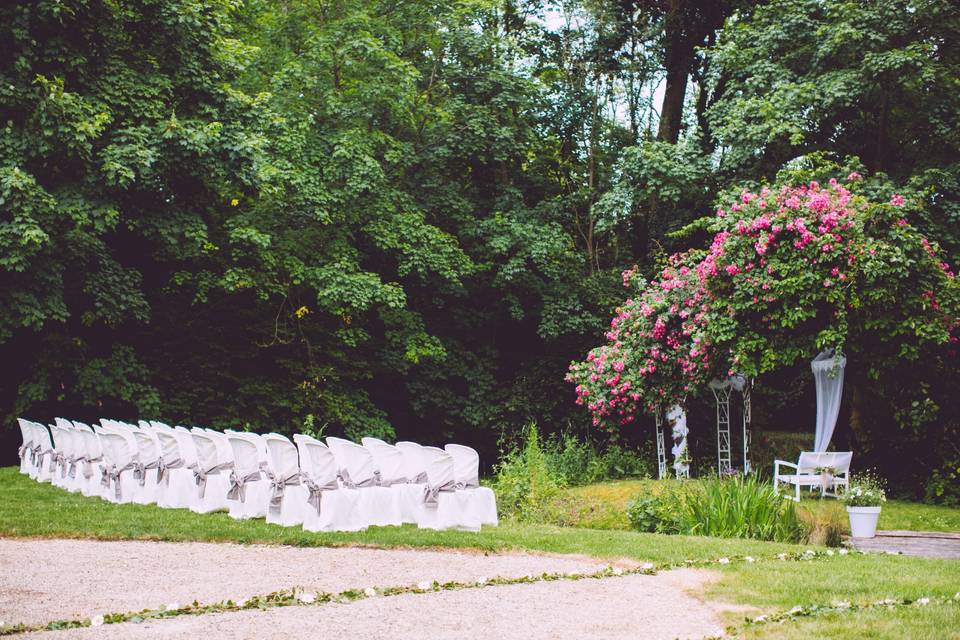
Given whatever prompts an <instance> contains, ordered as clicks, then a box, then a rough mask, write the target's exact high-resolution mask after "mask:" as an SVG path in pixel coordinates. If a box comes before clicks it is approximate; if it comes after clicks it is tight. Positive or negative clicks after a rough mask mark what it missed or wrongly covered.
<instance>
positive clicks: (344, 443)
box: [327, 437, 403, 527]
mask: <svg viewBox="0 0 960 640" xmlns="http://www.w3.org/2000/svg"><path fill="white" fill-rule="evenodd" d="M327 446H328V447H329V448H330V450H331V451H333V455H334V457H335V458H336V459H337V466H339V468H340V486H342V487H344V488H347V489H359V490H360V501H359V504H358V505H357V508H358V509H359V511H360V516H361V518H363V521H364V522H365V523H366V524H367V526H380V527H383V526H400V525H401V524H403V513H402V512H401V507H400V500H399V498H398V495H399V494H398V493H395V492H393V491H390V489H389V488H387V487H380V486H378V485H377V475H376V463H375V462H374V460H373V454H372V453H370V451H369V450H368V449H366V448H365V447H363V446H361V445H359V444H357V443H355V442H350V441H349V440H344V439H342V438H333V437H330V438H327Z"/></svg>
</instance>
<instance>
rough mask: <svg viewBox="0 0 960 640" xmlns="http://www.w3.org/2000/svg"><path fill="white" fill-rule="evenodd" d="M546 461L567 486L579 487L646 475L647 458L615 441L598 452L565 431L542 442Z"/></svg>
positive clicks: (649, 464)
mask: <svg viewBox="0 0 960 640" xmlns="http://www.w3.org/2000/svg"><path fill="white" fill-rule="evenodd" d="M542 448H543V451H544V455H545V456H546V457H547V464H548V465H549V466H550V468H551V470H552V471H554V472H555V473H556V474H558V475H559V476H561V477H562V478H563V479H564V481H565V482H566V484H568V485H570V486H582V485H585V484H591V483H594V482H602V481H604V480H620V479H623V478H649V477H650V475H651V471H652V468H653V465H652V462H651V460H650V458H652V456H644V455H642V454H641V453H640V452H639V451H636V450H632V449H627V448H624V447H621V446H620V445H617V444H610V445H607V447H606V449H604V450H602V451H600V450H598V448H597V447H596V446H594V445H593V444H592V443H590V442H587V441H583V440H579V439H577V438H576V437H575V436H573V435H571V434H569V433H567V434H563V435H560V436H557V437H555V438H549V439H546V440H545V441H544V442H543V445H542Z"/></svg>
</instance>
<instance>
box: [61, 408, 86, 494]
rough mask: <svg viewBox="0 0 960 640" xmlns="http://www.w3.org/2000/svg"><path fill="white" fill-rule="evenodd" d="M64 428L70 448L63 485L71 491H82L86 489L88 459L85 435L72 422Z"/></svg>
mask: <svg viewBox="0 0 960 640" xmlns="http://www.w3.org/2000/svg"><path fill="white" fill-rule="evenodd" d="M68 425H69V426H65V427H64V428H63V432H64V435H65V436H66V437H67V442H69V443H70V444H69V450H68V453H67V458H66V461H65V462H66V477H65V478H64V483H63V486H64V488H65V489H67V491H70V492H71V493H81V492H82V491H83V489H84V485H85V483H84V482H83V467H84V463H85V462H86V460H87V449H86V446H85V444H84V441H83V435H82V434H81V433H80V429H78V428H77V427H76V426H74V425H73V424H72V423H68Z"/></svg>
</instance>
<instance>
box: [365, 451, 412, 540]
mask: <svg viewBox="0 0 960 640" xmlns="http://www.w3.org/2000/svg"><path fill="white" fill-rule="evenodd" d="M363 446H364V447H365V448H367V449H368V450H369V451H370V453H371V454H372V455H373V461H374V463H375V464H376V466H377V470H378V472H379V474H380V475H379V481H380V482H379V484H380V486H382V487H387V488H389V489H390V491H391V493H393V494H394V496H393V500H394V501H396V502H398V503H399V505H400V520H401V522H404V523H410V524H416V522H417V508H418V507H419V505H420V502H421V501H422V498H423V486H422V485H420V484H411V482H410V479H409V478H408V477H407V466H408V465H407V455H405V454H404V452H403V451H401V450H400V449H398V448H397V447H395V446H393V445H389V444H387V443H385V442H383V441H382V440H377V439H375V438H364V439H363ZM416 455H417V458H418V459H419V457H420V455H421V454H420V452H419V450H418V451H417V452H416Z"/></svg>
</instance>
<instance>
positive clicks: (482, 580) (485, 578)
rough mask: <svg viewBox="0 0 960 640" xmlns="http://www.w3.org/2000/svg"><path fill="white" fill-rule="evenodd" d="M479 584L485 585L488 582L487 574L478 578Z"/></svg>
mask: <svg viewBox="0 0 960 640" xmlns="http://www.w3.org/2000/svg"><path fill="white" fill-rule="evenodd" d="M477 584H479V585H484V584H487V576H480V577H479V578H477Z"/></svg>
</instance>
